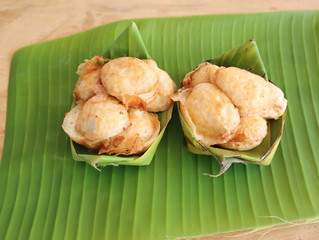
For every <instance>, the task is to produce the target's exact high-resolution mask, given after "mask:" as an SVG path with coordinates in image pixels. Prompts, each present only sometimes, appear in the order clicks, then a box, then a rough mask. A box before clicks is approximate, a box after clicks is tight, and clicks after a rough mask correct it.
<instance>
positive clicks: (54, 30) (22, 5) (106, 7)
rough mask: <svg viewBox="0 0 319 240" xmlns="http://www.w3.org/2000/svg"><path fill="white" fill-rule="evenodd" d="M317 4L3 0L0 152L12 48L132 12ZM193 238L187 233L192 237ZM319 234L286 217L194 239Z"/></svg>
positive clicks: (318, 228)
mask: <svg viewBox="0 0 319 240" xmlns="http://www.w3.org/2000/svg"><path fill="white" fill-rule="evenodd" d="M308 9H319V1H318V0H293V1H288V0H282V1H278V0H263V1H258V0H250V1H249V0H241V1H239V0H237V1H236V0H222V1H216V0H183V1H181V0H178V1H173V0H152V1H147V0H131V1H128V0H127V1H125V0H115V1H114V0H113V1H110V0H104V1H102V0H92V1H89V0H69V1H65V0H47V1H41V0H0V53H1V54H0V154H2V146H3V139H4V133H5V130H4V129H5V113H6V101H7V86H8V78H9V68H10V61H11V57H12V54H13V53H14V52H15V51H16V50H17V49H19V48H21V47H23V46H26V45H30V44H33V43H38V42H42V41H46V40H49V39H54V38H57V37H63V36H67V35H71V34H73V33H77V32H81V31H84V30H87V29H90V28H93V27H96V26H99V25H102V24H106V23H109V22H113V21H117V20H121V19H131V18H144V17H165V16H187V15H199V14H215V13H239V12H241V13H249V12H266V11H280V10H308ZM318 204H319V203H318ZM188 239H189V238H188ZM195 239H196V240H199V239H201V240H220V239H228V240H255V239H262V240H270V239H280V240H281V239H283V240H288V239H289V240H315V239H319V223H318V222H317V223H315V222H313V223H307V224H305V223H297V224H296V223H285V224H283V225H279V226H274V227H270V228H267V229H262V230H258V231H255V230H245V231H240V232H234V233H227V234H218V235H214V236H204V237H201V238H194V240H195Z"/></svg>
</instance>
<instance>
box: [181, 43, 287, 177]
mask: <svg viewBox="0 0 319 240" xmlns="http://www.w3.org/2000/svg"><path fill="white" fill-rule="evenodd" d="M207 62H210V63H212V64H215V65H217V66H224V67H238V68H241V69H245V70H249V71H251V72H252V73H255V74H257V75H259V76H261V77H264V78H265V80H266V81H268V78H267V73H266V70H265V67H264V64H263V62H262V59H261V57H260V53H259V50H258V47H257V44H256V42H255V40H249V41H247V42H246V43H244V44H241V45H239V46H238V47H236V48H234V49H232V50H230V51H228V52H226V53H224V54H223V55H222V56H220V57H217V58H214V59H212V60H208V61H207ZM286 114H287V113H286V112H285V114H284V116H282V117H280V118H279V119H278V120H271V121H268V133H267V136H266V137H265V138H264V140H263V141H262V143H261V144H260V145H259V146H258V147H256V148H254V149H252V150H249V151H234V150H229V149H224V148H220V147H216V146H205V145H203V144H201V143H200V142H198V141H197V140H196V138H195V137H194V134H193V133H192V131H191V130H190V128H189V127H188V125H187V123H186V122H185V120H184V119H183V115H182V114H181V112H180V111H179V117H180V119H181V125H182V129H183V132H184V135H185V138H186V145H187V149H188V150H189V151H190V152H192V153H195V154H203V155H211V156H213V157H214V158H215V159H216V160H217V161H218V163H219V164H220V171H219V173H218V174H216V175H213V174H212V175H210V174H207V175H210V176H212V177H219V176H221V175H222V174H223V173H224V172H225V171H227V169H228V168H229V167H230V166H231V165H232V164H233V163H253V164H259V165H269V164H270V163H271V161H272V159H273V156H274V154H275V152H276V150H277V148H278V145H279V142H280V140H281V137H282V133H283V129H284V123H285V118H286Z"/></svg>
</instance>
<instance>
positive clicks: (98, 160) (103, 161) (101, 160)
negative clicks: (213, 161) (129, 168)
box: [70, 22, 173, 169]
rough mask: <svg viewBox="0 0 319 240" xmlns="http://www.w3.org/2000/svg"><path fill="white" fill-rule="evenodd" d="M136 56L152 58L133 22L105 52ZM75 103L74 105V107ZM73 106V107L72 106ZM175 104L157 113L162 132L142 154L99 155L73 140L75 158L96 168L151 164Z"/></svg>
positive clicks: (106, 53) (111, 57)
mask: <svg viewBox="0 0 319 240" xmlns="http://www.w3.org/2000/svg"><path fill="white" fill-rule="evenodd" d="M127 56H129V57H136V58H139V59H151V57H150V55H149V54H148V52H147V50H146V48H145V45H144V42H143V39H142V37H141V35H140V32H139V30H138V28H137V26H136V24H135V23H134V22H132V23H131V24H130V25H129V26H128V27H127V28H126V29H125V30H124V31H123V32H122V33H121V34H120V35H119V36H118V38H117V39H116V40H115V41H114V42H113V43H112V44H111V46H110V47H109V48H108V49H107V50H106V52H105V53H104V54H103V57H105V58H110V59H113V58H118V57H127ZM73 106H74V104H73V105H72V107H73ZM72 107H71V108H72ZM172 111H173V105H172V106H171V107H170V108H169V109H168V110H166V111H164V112H160V113H157V115H158V118H159V121H160V127H161V128H160V133H159V135H158V136H157V138H156V139H155V141H154V142H153V144H152V145H151V146H150V147H149V149H148V150H147V151H146V152H144V153H143V154H142V155H134V156H112V155H99V154H98V153H97V152H96V151H91V150H88V149H87V148H85V147H83V146H81V145H79V144H77V143H75V142H73V141H72V140H71V139H70V142H71V152H72V156H73V159H74V160H76V161H83V162H86V163H88V164H90V165H91V166H93V167H94V168H96V169H99V167H104V166H107V165H115V166H117V165H134V166H143V165H149V164H150V163H151V161H152V159H153V157H154V154H155V152H156V149H157V146H158V144H159V143H160V141H161V139H162V137H163V135H164V132H165V129H166V127H167V124H168V122H169V121H170V119H171V117H172Z"/></svg>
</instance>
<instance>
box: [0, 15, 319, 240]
mask: <svg viewBox="0 0 319 240" xmlns="http://www.w3.org/2000/svg"><path fill="white" fill-rule="evenodd" d="M130 22H131V20H125V21H120V22H115V23H110V24H107V25H103V26H100V27H97V28H94V29H91V30H89V31H86V32H83V33H79V34H75V35H72V36H69V37H66V38H60V39H55V40H51V41H48V42H44V43H39V44H35V45H32V46H29V47H26V48H23V49H20V50H18V51H17V52H16V53H15V54H14V56H13V59H12V63H11V71H10V80H9V90H8V104H7V121H6V134H5V142H4V150H3V156H2V161H1V165H0V239H10V240H11V239H58V240H60V239H79V240H81V239H83V240H84V239H95V240H96V239H97V240H99V239H108V240H109V239H110V240H122V239H130V240H150V239H152V240H164V239H180V238H182V237H184V238H187V237H189V238H190V237H192V236H201V235H210V234H214V233H219V232H230V231H235V230H241V229H251V228H261V227H266V226H270V225H274V224H280V223H283V220H284V221H289V222H294V221H302V222H304V221H310V220H313V219H318V217H319V204H318V202H319V184H318V180H319V148H318V142H319V122H318V120H319V98H318V97H317V95H318V94H317V89H319V81H318V76H319V68H318V62H319V29H318V22H319V12H318V11H302V12H272V13H256V14H230V15H208V16H191V17H179V18H160V19H156V18H154V19H137V20H134V22H135V23H136V25H137V26H138V29H139V31H140V34H141V36H142V38H143V40H144V44H145V47H146V48H147V50H148V52H149V54H150V55H151V56H152V58H153V59H154V60H155V61H156V62H157V63H158V65H159V67H160V68H162V69H165V70H166V71H167V72H168V73H169V74H170V76H171V77H172V79H174V80H176V84H177V85H179V83H180V82H181V80H182V79H183V77H184V76H185V74H186V73H187V72H189V70H190V69H193V68H195V67H196V66H197V65H198V64H199V63H201V62H203V61H205V60H207V59H211V58H212V56H221V55H222V54H223V53H225V52H226V51H228V50H229V49H232V48H234V47H236V46H238V45H239V44H241V43H243V42H245V41H246V40H247V39H255V40H256V42H257V43H258V47H259V51H260V55H261V56H262V58H263V62H264V66H265V67H266V70H267V74H268V77H269V79H273V80H274V81H275V82H276V84H277V85H278V87H280V88H281V89H283V91H284V92H285V94H286V97H287V99H289V104H288V105H289V106H288V112H289V117H287V119H286V122H285V131H284V132H283V136H282V140H281V142H280V145H279V147H278V149H277V151H276V154H275V155H274V158H273V161H272V163H271V165H270V166H267V167H265V166H260V165H255V164H246V165H244V164H233V165H232V166H231V167H230V168H229V169H228V171H227V173H226V174H223V175H222V176H220V177H218V178H210V177H207V176H204V175H203V173H212V172H213V173H216V172H218V170H219V165H218V163H217V161H212V160H211V158H212V157H211V156H205V155H197V154H192V153H190V152H189V151H188V150H187V148H186V146H185V140H184V136H183V132H182V129H181V124H180V120H179V117H178V111H177V108H175V110H174V111H173V116H172V119H171V120H170V123H169V125H168V126H167V129H166V131H165V133H164V135H163V138H162V140H161V142H160V143H159V145H158V148H157V151H156V153H155V155H154V159H153V161H152V162H151V164H150V165H149V166H146V167H132V166H119V167H113V166H109V167H105V168H102V169H101V171H96V170H95V169H94V168H92V167H91V166H90V165H89V164H86V163H84V162H78V161H74V160H73V158H72V153H71V151H70V143H69V139H68V137H67V135H66V134H65V133H64V132H63V130H62V129H61V123H62V121H63V118H64V113H65V112H66V111H68V109H69V107H70V105H71V104H72V101H73V98H72V92H73V89H74V84H75V82H76V81H77V76H76V75H75V74H74V69H76V67H77V66H78V64H79V63H80V62H82V61H83V59H86V58H88V57H90V56H94V55H98V54H101V53H104V52H105V49H106V47H107V46H110V45H111V44H112V43H113V42H114V40H115V39H116V38H117V37H118V36H119V35H120V34H121V33H122V32H123V31H124V30H125V29H126V28H127V26H128V24H130Z"/></svg>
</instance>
